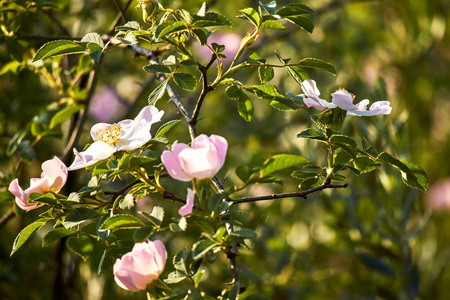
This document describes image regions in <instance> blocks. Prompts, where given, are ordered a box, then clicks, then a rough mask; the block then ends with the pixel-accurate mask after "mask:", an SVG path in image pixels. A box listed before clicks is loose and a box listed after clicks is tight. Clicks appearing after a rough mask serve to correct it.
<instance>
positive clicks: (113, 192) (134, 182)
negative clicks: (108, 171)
mask: <svg viewBox="0 0 450 300" xmlns="http://www.w3.org/2000/svg"><path fill="white" fill-rule="evenodd" d="M139 182H140V180H139V179H136V180H133V181H131V182H129V183H127V184H126V185H124V186H123V187H121V188H120V189H118V190H115V191H104V192H103V193H104V194H105V195H114V196H118V195H122V194H123V193H125V191H126V190H128V189H129V188H131V187H133V186H134V185H135V184H138V183H139Z"/></svg>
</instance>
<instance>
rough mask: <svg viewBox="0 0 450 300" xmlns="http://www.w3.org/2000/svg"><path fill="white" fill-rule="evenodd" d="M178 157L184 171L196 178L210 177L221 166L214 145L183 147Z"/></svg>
mask: <svg viewBox="0 0 450 300" xmlns="http://www.w3.org/2000/svg"><path fill="white" fill-rule="evenodd" d="M178 158H179V159H180V164H181V167H182V168H183V170H184V172H185V173H186V174H189V175H190V176H192V177H194V178H197V179H207V178H212V177H214V175H215V174H216V173H217V171H218V170H219V169H220V167H221V166H220V161H219V157H218V154H217V150H216V148H215V147H214V145H210V146H209V147H204V148H197V149H194V148H187V149H184V150H183V151H181V152H180V154H179V155H178Z"/></svg>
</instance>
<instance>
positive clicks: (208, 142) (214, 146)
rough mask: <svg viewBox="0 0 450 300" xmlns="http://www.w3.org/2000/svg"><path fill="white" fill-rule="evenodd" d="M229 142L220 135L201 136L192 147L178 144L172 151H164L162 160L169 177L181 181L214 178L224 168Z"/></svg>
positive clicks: (194, 141)
mask: <svg viewBox="0 0 450 300" xmlns="http://www.w3.org/2000/svg"><path fill="white" fill-rule="evenodd" d="M227 148H228V142H227V140H226V139H225V138H223V137H221V136H218V135H214V134H213V135H211V137H208V136H207V135H204V134H201V135H199V136H198V137H196V138H195V139H194V140H193V141H192V146H191V147H189V146H188V145H186V144H183V143H178V144H176V145H175V146H173V148H172V151H167V150H166V151H164V152H163V153H162V155H161V160H162V162H163V164H164V166H165V167H166V169H167V172H169V175H170V176H171V177H172V178H174V179H177V180H180V181H191V180H193V179H194V178H195V179H206V178H212V177H214V175H216V173H217V172H218V171H219V170H220V168H222V166H223V164H224V162H225V156H226V154H227Z"/></svg>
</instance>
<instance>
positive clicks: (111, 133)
mask: <svg viewBox="0 0 450 300" xmlns="http://www.w3.org/2000/svg"><path fill="white" fill-rule="evenodd" d="M163 114H164V111H162V110H161V111H160V110H158V109H157V108H156V107H154V106H151V105H149V106H145V107H144V108H143V109H142V110H141V111H140V112H139V114H138V115H137V117H136V118H134V120H123V121H120V122H119V123H117V124H107V123H98V124H95V125H94V126H92V128H91V136H92V139H93V140H94V143H92V144H91V145H90V146H89V148H87V149H86V150H85V151H83V152H78V151H77V149H75V148H74V149H73V152H74V153H75V160H74V161H73V163H72V164H71V165H70V166H69V168H68V170H69V171H72V170H78V169H82V168H85V167H87V166H90V165H93V164H95V163H96V162H98V161H99V160H103V159H107V158H108V157H110V156H111V155H112V154H113V153H115V152H117V151H120V150H134V149H137V148H140V147H142V146H143V145H144V144H145V143H147V142H148V141H149V140H150V139H151V138H152V136H151V134H150V127H151V126H152V124H153V123H156V122H159V121H160V120H161V117H162V115H163Z"/></svg>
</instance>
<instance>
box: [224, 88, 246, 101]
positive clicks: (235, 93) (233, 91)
mask: <svg viewBox="0 0 450 300" xmlns="http://www.w3.org/2000/svg"><path fill="white" fill-rule="evenodd" d="M225 94H226V95H227V97H228V98H229V99H230V100H237V99H239V97H240V96H241V94H242V91H241V89H240V88H239V87H237V86H235V85H230V86H229V87H227V88H226V90H225Z"/></svg>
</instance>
